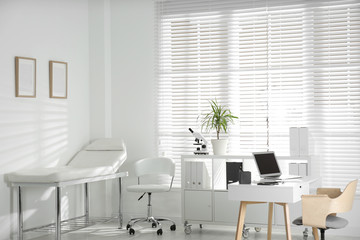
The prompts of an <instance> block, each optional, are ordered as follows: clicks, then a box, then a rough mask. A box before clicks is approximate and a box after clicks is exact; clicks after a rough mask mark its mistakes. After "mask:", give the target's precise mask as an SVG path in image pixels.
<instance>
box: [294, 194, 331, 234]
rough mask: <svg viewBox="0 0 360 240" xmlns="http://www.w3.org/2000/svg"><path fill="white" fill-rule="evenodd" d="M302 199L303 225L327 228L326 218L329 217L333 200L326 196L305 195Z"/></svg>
mask: <svg viewBox="0 0 360 240" xmlns="http://www.w3.org/2000/svg"><path fill="white" fill-rule="evenodd" d="M301 198H302V216H303V218H302V221H303V225H306V226H311V227H317V228H326V217H327V215H329V209H330V205H331V199H330V198H329V197H328V196H327V195H326V194H321V195H303V196H302V197H301Z"/></svg>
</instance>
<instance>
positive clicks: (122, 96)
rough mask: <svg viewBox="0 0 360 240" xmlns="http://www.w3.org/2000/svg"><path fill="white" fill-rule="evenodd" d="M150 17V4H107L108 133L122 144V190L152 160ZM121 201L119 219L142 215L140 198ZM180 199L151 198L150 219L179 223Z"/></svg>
mask: <svg viewBox="0 0 360 240" xmlns="http://www.w3.org/2000/svg"><path fill="white" fill-rule="evenodd" d="M154 14H155V9H154V1H153V0H136V1H133V0H121V1H118V0H112V1H111V53H112V67H111V69H112V93H111V94H112V104H113V105H112V133H113V137H122V138H124V139H125V141H126V144H127V150H128V160H127V161H126V164H124V166H123V169H124V170H129V171H130V177H129V178H125V179H124V185H125V187H126V185H128V184H133V183H135V182H136V179H135V178H134V177H133V175H132V168H131V167H132V163H133V162H134V161H136V160H138V159H141V158H144V157H150V156H155V155H156V154H157V152H156V142H155V139H156V79H155V71H154V64H155V62H154V60H155V58H154V57H155V55H154V54H155V41H154V40H155V39H154V38H155V36H154V24H155V22H154V17H155V16H154ZM123 196H124V206H123V209H124V214H125V217H127V218H128V217H129V216H138V215H144V214H145V213H146V203H147V200H146V198H143V199H142V200H141V201H139V202H138V201H137V198H138V197H139V196H138V194H133V193H132V194H130V193H128V192H126V190H124V195H123ZM180 199H181V198H180V191H177V192H172V193H164V194H154V196H153V212H154V214H156V215H160V216H161V215H164V216H169V217H175V218H176V219H179V218H180V214H181V212H180Z"/></svg>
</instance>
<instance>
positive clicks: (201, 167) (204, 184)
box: [184, 161, 210, 189]
mask: <svg viewBox="0 0 360 240" xmlns="http://www.w3.org/2000/svg"><path fill="white" fill-rule="evenodd" d="M184 167H185V169H184V170H185V188H186V189H206V188H210V176H209V172H208V169H207V167H206V164H205V162H203V161H186V162H185V165H184Z"/></svg>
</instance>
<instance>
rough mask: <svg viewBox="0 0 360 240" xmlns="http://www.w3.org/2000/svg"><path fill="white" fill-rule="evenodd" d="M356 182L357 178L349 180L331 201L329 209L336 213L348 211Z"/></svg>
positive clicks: (351, 203)
mask: <svg viewBox="0 0 360 240" xmlns="http://www.w3.org/2000/svg"><path fill="white" fill-rule="evenodd" d="M357 183H358V179H356V180H354V181H351V182H350V183H349V184H348V185H347V186H346V188H345V189H344V191H343V192H342V194H341V195H340V196H339V197H337V199H336V201H334V202H333V206H331V210H334V212H336V213H341V212H347V211H350V210H351V209H352V205H353V202H354V197H355V193H356V186H357Z"/></svg>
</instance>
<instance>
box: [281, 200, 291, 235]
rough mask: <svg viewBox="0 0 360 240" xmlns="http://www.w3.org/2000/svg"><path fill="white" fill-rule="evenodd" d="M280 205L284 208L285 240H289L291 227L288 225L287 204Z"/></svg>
mask: <svg viewBox="0 0 360 240" xmlns="http://www.w3.org/2000/svg"><path fill="white" fill-rule="evenodd" d="M281 205H282V206H283V207H284V217H285V229H286V239H287V240H291V225H290V214H289V205H288V204H287V203H282V204H281Z"/></svg>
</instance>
